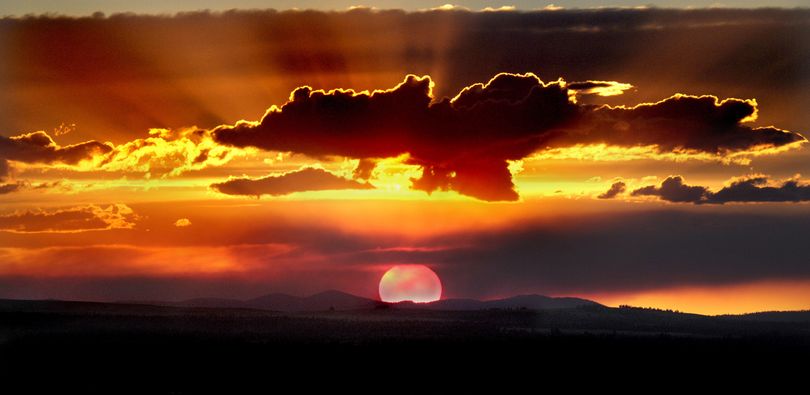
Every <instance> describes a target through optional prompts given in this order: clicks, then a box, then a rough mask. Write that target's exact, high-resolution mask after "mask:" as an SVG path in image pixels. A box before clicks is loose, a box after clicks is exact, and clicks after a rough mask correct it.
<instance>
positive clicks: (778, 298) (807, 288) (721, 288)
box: [582, 280, 810, 315]
mask: <svg viewBox="0 0 810 395" xmlns="http://www.w3.org/2000/svg"><path fill="white" fill-rule="evenodd" d="M582 297H584V298H589V299H592V300H594V301H597V302H599V303H602V304H604V305H606V306H610V307H618V306H621V305H627V306H633V307H650V308H656V309H664V310H667V309H669V310H677V311H680V312H684V313H695V314H703V315H723V314H747V313H757V312H767V311H794V310H810V281H807V280H804V281H801V280H768V281H756V282H748V283H741V284H728V285H712V286H683V287H674V288H661V289H652V290H648V291H640V292H620V293H612V294H593V295H587V294H585V295H583V296H582Z"/></svg>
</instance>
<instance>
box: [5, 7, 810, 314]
mask: <svg viewBox="0 0 810 395" xmlns="http://www.w3.org/2000/svg"><path fill="white" fill-rule="evenodd" d="M190 3H191V2H175V3H170V4H171V5H172V6H173V7H175V8H170V9H158V8H151V7H156V4H158V3H157V2H142V3H139V4H140V5H139V7H144V8H139V9H135V10H133V11H135V12H138V13H140V14H138V15H109V14H111V13H114V12H118V11H122V10H123V9H119V8H117V7H119V5H118V3H117V2H105V7H107V8H99V6H98V3H95V2H89V1H88V2H70V3H69V4H62V3H55V2H37V1H32V2H5V3H3V5H2V7H1V8H0V14H2V13H6V14H16V15H19V14H24V13H27V12H35V13H39V12H55V13H59V14H61V15H63V16H55V15H45V16H37V17H32V16H29V17H7V18H5V19H1V20H0V58H2V59H4V61H3V62H2V63H0V88H2V89H0V297H4V298H35V299H36V298H62V299H76V300H99V301H116V300H183V299H189V298H195V297H228V298H242V299H244V298H251V297H256V296H259V295H262V294H266V293H271V292H285V293H290V294H294V295H308V294H313V293H317V292H321V291H324V290H329V289H339V290H343V291H346V292H350V293H353V294H357V295H360V296H365V297H370V298H378V297H379V295H378V293H377V292H378V283H379V280H380V278H381V277H382V275H383V273H385V272H386V270H388V269H390V268H391V267H393V266H396V265H407V264H420V265H426V266H428V267H430V268H431V269H432V270H433V271H435V272H436V273H437V275H438V276H439V278H440V279H441V282H442V285H443V294H442V295H443V296H442V297H444V298H452V297H465V298H479V299H493V298H500V297H508V296H513V295H519V294H530V293H537V294H544V295H551V296H579V297H586V298H590V299H593V300H596V301H599V302H601V303H605V304H608V305H613V306H615V305H620V304H631V305H636V306H645V307H657V308H668V309H677V310H681V311H690V312H697V313H705V314H721V313H742V312H751V311H764V310H792V309H810V261H808V256H810V250H808V248H810V243H807V242H806V241H807V237H806V234H808V231H810V205H808V203H807V202H808V201H810V180H808V178H807V177H808V175H810V151H808V148H807V139H806V137H807V136H808V135H810V112H808V111H806V108H808V105H810V89H808V88H810V34H808V33H809V32H810V10H808V9H729V8H705V9H658V8H643V9H568V8H564V9H554V10H550V9H547V10H540V11H514V10H502V11H499V12H490V11H486V12H485V11H477V10H480V9H481V8H483V7H484V6H483V4H481V5H479V4H478V3H474V4H473V3H470V4H471V5H470V6H469V7H468V8H471V9H473V10H472V11H471V10H465V9H458V8H456V9H444V10H428V11H408V10H401V9H399V10H397V9H392V10H373V9H367V8H366V9H354V10H350V11H340V12H324V11H317V10H310V11H305V12H304V11H275V10H255V9H254V10H241V11H240V10H237V11H228V12H210V11H198V12H187V13H182V14H178V15H174V14H173V13H174V12H177V11H182V10H191V9H192V8H191V7H194V8H193V9H197V8H207V7H208V6H206V5H204V4H205V2H195V4H194V5H190ZM160 4H166V2H162V3H160ZM262 4H264V3H262ZM262 4H253V3H250V2H248V1H246V2H241V3H240V2H234V3H233V4H232V5H233V7H228V8H240V7H247V8H259V7H264V6H263V5H262ZM279 4H281V3H279ZM335 4H337V3H335ZM409 4H416V3H409ZM461 4H465V3H461ZM561 4H563V5H565V6H566V7H568V4H564V3H561ZM571 4H572V5H573V6H578V7H588V6H592V5H593V4H588V3H571ZM617 4H618V3H617ZM317 5H318V7H313V8H319V9H344V7H342V6H340V7H338V6H333V4H332V3H318V4H317ZM516 5H517V6H518V8H519V9H521V10H528V9H530V8H532V7H530V6H529V5H526V6H520V5H518V4H516ZM620 5H632V4H623V3H622V4H620ZM661 5H662V6H685V4H681V3H677V2H674V3H667V4H661ZM734 5H739V6H746V7H748V6H756V4H748V3H742V2H741V3H739V4H738V3H734ZM769 5H784V6H788V7H789V6H793V5H795V4H790V3H784V4H782V3H780V4H769ZM23 6H25V7H31V8H22V7H23ZM271 6H273V5H271ZM283 6H284V5H283V4H281V5H279V6H276V7H277V8H279V9H283ZM40 7H41V8H40ZM52 7H56V8H52ZM401 7H402V4H399V3H394V2H392V3H390V6H389V4H388V3H386V4H382V6H381V7H379V8H401ZM413 7H415V8H420V7H421V6H413ZM210 8H213V7H210ZM540 8H542V7H540ZM91 9H100V10H102V11H105V12H107V14H108V15H107V16H102V15H95V16H83V17H74V16H69V15H90V13H91V12H90V11H89V10H91ZM154 12H160V13H171V15H170V14H164V15H149V13H154ZM64 15H68V16H64Z"/></svg>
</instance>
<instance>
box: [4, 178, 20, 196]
mask: <svg viewBox="0 0 810 395" xmlns="http://www.w3.org/2000/svg"><path fill="white" fill-rule="evenodd" d="M25 186H26V184H25V183H24V182H19V181H18V182H12V183H6V184H0V195H5V194H8V193H12V192H17V191H19V190H21V189H23V188H25Z"/></svg>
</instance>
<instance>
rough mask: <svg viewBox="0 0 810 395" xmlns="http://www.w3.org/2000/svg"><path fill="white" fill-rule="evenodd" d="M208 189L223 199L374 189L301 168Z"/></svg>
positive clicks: (222, 183)
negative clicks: (227, 196)
mask: <svg viewBox="0 0 810 395" xmlns="http://www.w3.org/2000/svg"><path fill="white" fill-rule="evenodd" d="M211 188H213V189H214V190H216V191H218V192H220V193H224V194H227V195H245V196H256V197H259V196H261V195H272V196H280V195H288V194H291V193H294V192H306V191H325V190H339V189H374V186H373V185H371V184H369V183H362V182H358V181H355V180H350V179H347V178H343V177H340V176H337V175H335V174H334V173H332V172H329V171H327V170H324V169H320V168H314V167H305V168H302V169H299V170H296V171H291V172H288V173H283V174H279V175H271V176H267V177H263V178H231V179H229V180H227V181H225V182H221V183H216V184H212V185H211Z"/></svg>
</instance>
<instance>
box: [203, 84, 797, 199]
mask: <svg viewBox="0 0 810 395" xmlns="http://www.w3.org/2000/svg"><path fill="white" fill-rule="evenodd" d="M578 84H580V85H582V84H584V85H582V87H583V88H586V89H589V88H591V87H592V85H594V84H598V83H595V82H590V83H578ZM433 88H434V83H433V81H432V79H431V78H430V77H429V76H421V77H420V76H415V75H408V76H406V77H405V79H404V81H403V82H402V83H400V84H399V85H397V86H395V87H393V88H391V89H387V90H375V91H373V92H366V91H364V92H357V91H354V90H351V89H335V90H331V91H324V90H314V89H312V88H310V87H308V86H304V87H300V88H298V89H296V90H294V91H293V92H292V93H291V94H290V97H289V100H288V101H287V103H285V104H283V105H282V106H281V107H276V106H273V107H271V108H270V109H269V110H268V111H267V113H266V114H265V116H264V118H262V120H261V121H260V122H239V123H237V124H235V125H233V126H228V125H225V126H220V127H218V128H216V129H214V130H213V132H212V133H213V137H214V139H215V140H216V141H217V142H220V143H222V144H226V145H231V146H236V147H256V148H261V149H265V150H274V151H292V152H297V153H301V154H305V155H309V156H313V157H321V156H330V155H336V156H344V157H350V158H358V159H373V158H389V157H395V156H399V155H402V154H408V155H409V159H408V162H409V163H410V164H415V165H419V166H421V168H422V170H423V172H422V176H421V177H418V178H415V179H413V180H412V181H413V185H412V186H413V188H414V189H417V190H423V191H426V192H428V193H431V192H433V191H435V190H452V191H456V192H458V193H460V194H463V195H467V196H472V197H475V198H478V199H482V200H488V201H498V200H517V199H518V193H517V191H516V190H515V186H514V184H513V182H512V175H511V173H510V172H509V170H508V161H510V160H512V161H514V160H520V159H523V158H526V157H527V156H529V155H531V154H533V153H535V152H538V151H543V150H545V149H554V148H559V147H570V146H576V145H581V144H608V145H612V146H622V147H638V146H652V147H654V149H655V151H656V152H657V153H661V152H669V153H683V154H690V153H702V154H706V155H713V156H717V157H725V156H729V155H738V154H741V153H758V152H761V151H765V150H773V149H784V148H786V147H792V146H794V145H798V144H801V143H804V142H805V141H806V139H805V138H804V137H803V136H801V135H799V134H798V133H793V132H790V131H786V130H781V129H777V128H774V127H764V128H752V127H748V126H745V125H743V124H742V123H744V122H748V121H752V120H754V119H756V116H757V107H756V105H757V103H756V101H754V100H740V99H725V100H719V99H718V98H717V97H714V96H689V95H681V94H678V95H674V96H672V97H670V98H667V99H664V100H661V101H659V102H655V103H644V104H639V105H637V106H634V107H622V106H619V107H611V106H596V105H588V104H586V105H579V104H577V103H575V102H574V101H573V100H572V99H571V91H570V90H569V88H568V87H567V84H566V83H565V82H564V81H562V80H558V81H555V82H549V83H546V82H543V81H541V80H540V78H538V77H537V76H536V75H534V74H532V73H526V74H511V73H500V74H498V75H496V76H495V77H493V78H492V79H490V80H489V81H488V82H486V83H476V84H472V85H470V86H467V87H465V88H464V89H462V90H461V91H460V92H459V93H458V94H457V95H456V96H455V97H453V98H452V99H449V98H441V99H438V98H435V97H434V96H433Z"/></svg>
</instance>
